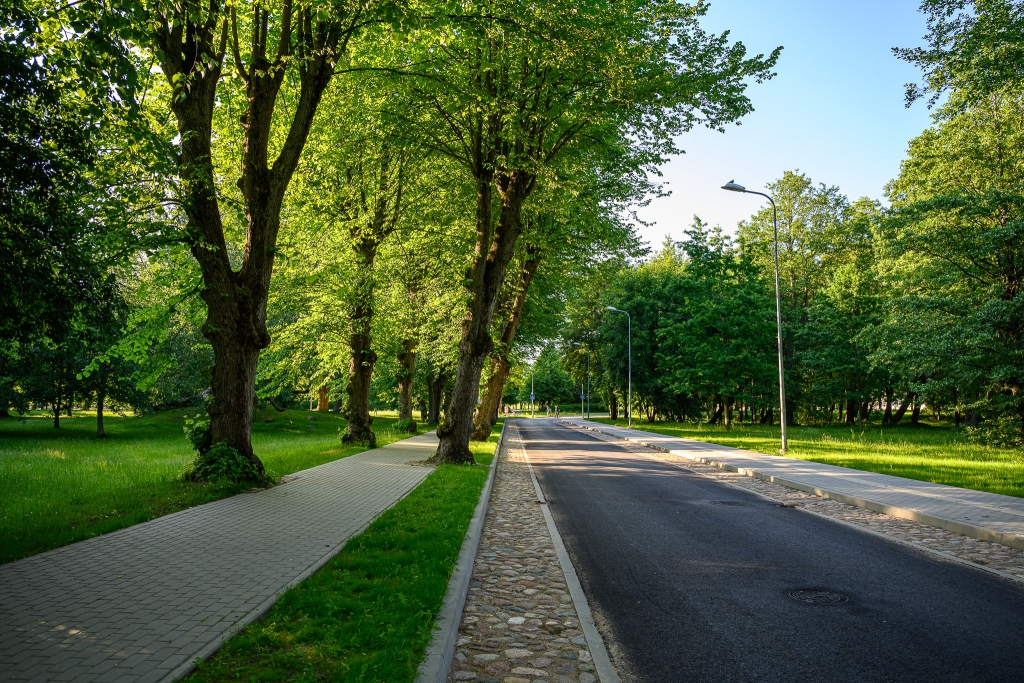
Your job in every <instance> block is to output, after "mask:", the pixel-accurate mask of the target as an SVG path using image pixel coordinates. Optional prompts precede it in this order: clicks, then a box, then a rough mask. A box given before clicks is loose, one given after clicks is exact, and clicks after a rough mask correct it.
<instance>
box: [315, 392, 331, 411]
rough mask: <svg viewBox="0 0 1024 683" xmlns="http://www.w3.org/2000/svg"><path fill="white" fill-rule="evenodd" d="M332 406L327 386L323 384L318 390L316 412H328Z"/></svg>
mask: <svg viewBox="0 0 1024 683" xmlns="http://www.w3.org/2000/svg"><path fill="white" fill-rule="evenodd" d="M329 408H330V401H328V400H327V387H326V386H322V387H320V388H319V389H317V391H316V412H318V413H326V412H327V411H328V409H329Z"/></svg>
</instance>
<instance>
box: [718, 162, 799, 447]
mask: <svg viewBox="0 0 1024 683" xmlns="http://www.w3.org/2000/svg"><path fill="white" fill-rule="evenodd" d="M722 189H723V190H729V191H730V192H745V193H747V194H756V195H760V196H762V197H764V198H765V199H767V200H768V201H770V202H771V203H772V223H773V225H774V233H773V235H774V240H775V326H776V328H777V331H778V338H779V410H780V411H781V414H780V415H779V424H781V425H782V450H781V452H782V453H785V452H786V450H787V448H788V446H789V442H788V441H787V439H786V377H785V373H784V372H783V370H782V296H781V295H780V294H779V213H778V210H777V209H776V208H775V200H774V199H772V198H771V196H769V195H766V194H765V193H764V192H755V191H754V190H748V189H747V188H745V187H743V186H742V185H738V184H736V182H734V181H732V180H730V181H729V182H727V183H726V184H725V185H722Z"/></svg>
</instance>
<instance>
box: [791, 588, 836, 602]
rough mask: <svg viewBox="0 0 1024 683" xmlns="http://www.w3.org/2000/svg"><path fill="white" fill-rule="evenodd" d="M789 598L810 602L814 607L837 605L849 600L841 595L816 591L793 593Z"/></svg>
mask: <svg viewBox="0 0 1024 683" xmlns="http://www.w3.org/2000/svg"><path fill="white" fill-rule="evenodd" d="M789 597H791V598H794V599H796V600H799V601H800V602H808V603H810V604H812V605H835V604H836V603H839V602H846V600H847V597H846V596H845V595H842V594H840V593H833V592H832V591H816V590H803V591H793V592H792V593H790V594H789Z"/></svg>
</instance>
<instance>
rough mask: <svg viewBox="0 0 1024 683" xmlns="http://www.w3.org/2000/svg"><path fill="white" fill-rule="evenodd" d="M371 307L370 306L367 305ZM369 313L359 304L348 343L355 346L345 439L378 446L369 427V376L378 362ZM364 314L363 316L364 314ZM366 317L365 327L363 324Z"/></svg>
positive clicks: (349, 367)
mask: <svg viewBox="0 0 1024 683" xmlns="http://www.w3.org/2000/svg"><path fill="white" fill-rule="evenodd" d="M366 308H369V307H366ZM369 315H370V314H369V313H368V311H366V310H365V309H364V308H363V307H361V306H357V307H356V313H355V316H354V317H355V321H354V323H353V325H354V326H355V327H356V331H354V332H353V333H352V336H351V337H350V341H349V344H350V346H351V348H352V360H351V361H350V362H349V366H348V387H347V388H346V390H345V391H346V392H347V393H348V406H347V408H346V411H345V418H346V419H347V420H348V432H347V433H346V434H345V438H344V441H346V442H352V441H357V442H360V443H365V444H367V445H369V446H370V447H373V446H376V444H377V437H376V435H375V434H374V433H373V430H371V429H370V424H371V423H372V422H373V417H371V416H370V378H371V376H372V375H373V365H374V363H376V362H377V354H376V353H374V351H373V349H371V348H370V334H369ZM361 316H362V317H361ZM362 321H365V327H364V326H363V325H362V324H361V322H362Z"/></svg>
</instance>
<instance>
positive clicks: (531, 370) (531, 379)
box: [530, 361, 537, 417]
mask: <svg viewBox="0 0 1024 683" xmlns="http://www.w3.org/2000/svg"><path fill="white" fill-rule="evenodd" d="M536 362H537V361H534V363H536ZM533 396H534V394H533V368H530V417H533Z"/></svg>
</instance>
